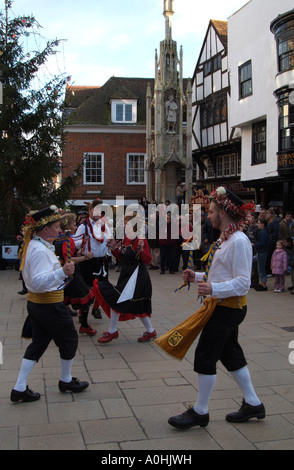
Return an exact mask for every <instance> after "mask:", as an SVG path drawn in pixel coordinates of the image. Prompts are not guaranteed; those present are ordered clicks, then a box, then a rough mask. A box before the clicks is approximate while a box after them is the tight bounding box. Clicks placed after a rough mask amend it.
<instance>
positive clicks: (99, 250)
mask: <svg viewBox="0 0 294 470" xmlns="http://www.w3.org/2000/svg"><path fill="white" fill-rule="evenodd" d="M102 202H103V201H102V200H101V199H96V200H95V201H93V202H92V203H91V204H90V205H89V216H88V218H87V219H86V220H85V221H84V223H82V224H81V225H80V226H79V227H78V229H77V231H76V234H75V237H74V242H75V245H76V247H77V249H78V250H79V251H78V254H81V255H86V254H87V253H90V252H92V253H93V257H92V258H91V259H88V260H87V261H85V262H83V264H81V265H80V273H81V276H82V277H83V279H84V281H85V283H86V284H87V285H88V286H89V287H90V288H93V282H94V280H95V279H99V280H103V279H108V259H107V250H108V248H107V240H108V239H109V238H110V235H111V234H110V230H109V227H108V226H107V224H106V223H105V222H104V221H103V219H101V210H100V207H99V206H100V205H101V204H102ZM92 315H93V316H94V318H102V315H101V312H100V309H99V302H98V301H97V299H95V302H94V307H93V310H92Z"/></svg>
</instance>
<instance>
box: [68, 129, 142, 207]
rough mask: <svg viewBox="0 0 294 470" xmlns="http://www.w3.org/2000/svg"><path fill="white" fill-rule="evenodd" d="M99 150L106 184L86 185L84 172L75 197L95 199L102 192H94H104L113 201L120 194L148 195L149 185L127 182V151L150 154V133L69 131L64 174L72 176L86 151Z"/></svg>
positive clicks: (132, 195) (77, 198)
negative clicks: (147, 141)
mask: <svg viewBox="0 0 294 470" xmlns="http://www.w3.org/2000/svg"><path fill="white" fill-rule="evenodd" d="M87 152H97V153H103V154H104V185H100V184H93V185H89V184H87V185H84V184H83V174H82V175H81V178H80V182H79V185H78V187H77V188H76V189H75V190H74V191H73V192H72V195H71V199H73V200H85V201H87V200H92V199H95V197H97V196H99V195H95V194H93V193H91V192H92V191H100V190H101V191H102V193H101V197H102V199H103V200H113V199H115V198H116V196H123V197H124V198H125V199H135V200H137V199H138V197H142V196H144V195H145V191H146V186H145V185H142V184H138V185H134V184H127V154H128V153H139V154H142V153H143V154H145V153H146V134H145V130H144V129H143V130H142V133H136V134H132V133H131V132H130V133H129V132H124V133H118V132H117V131H116V132H113V133H111V132H107V133H101V130H100V132H99V133H98V132H97V133H95V132H84V133H83V132H68V133H67V134H66V144H65V148H64V152H63V169H62V175H63V177H66V176H68V175H70V174H71V173H72V172H73V171H74V170H75V169H76V168H77V167H78V165H79V164H80V163H81V161H82V159H83V155H84V153H87Z"/></svg>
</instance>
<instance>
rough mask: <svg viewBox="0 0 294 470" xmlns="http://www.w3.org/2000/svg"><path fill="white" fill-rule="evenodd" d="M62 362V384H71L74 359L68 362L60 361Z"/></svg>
mask: <svg viewBox="0 0 294 470" xmlns="http://www.w3.org/2000/svg"><path fill="white" fill-rule="evenodd" d="M60 360H61V378H60V380H61V381H62V382H66V383H69V382H71V380H72V376H71V368H72V365H73V361H74V360H73V359H70V360H66V359H60Z"/></svg>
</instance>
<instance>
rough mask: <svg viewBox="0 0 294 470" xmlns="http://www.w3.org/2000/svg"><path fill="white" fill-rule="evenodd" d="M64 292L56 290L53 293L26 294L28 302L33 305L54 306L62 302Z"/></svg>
mask: <svg viewBox="0 0 294 470" xmlns="http://www.w3.org/2000/svg"><path fill="white" fill-rule="evenodd" d="M63 299H64V291H63V290H56V291H53V292H44V293H42V294H36V293H34V292H28V300H29V301H30V302H33V303H34V304H56V303H58V302H63Z"/></svg>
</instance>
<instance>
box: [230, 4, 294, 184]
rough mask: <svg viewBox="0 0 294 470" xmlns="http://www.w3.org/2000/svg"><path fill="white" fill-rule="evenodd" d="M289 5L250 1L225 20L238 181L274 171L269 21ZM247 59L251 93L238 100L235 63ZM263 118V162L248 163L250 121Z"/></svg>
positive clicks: (274, 55)
mask: <svg viewBox="0 0 294 470" xmlns="http://www.w3.org/2000/svg"><path fill="white" fill-rule="evenodd" d="M292 8H293V1H292V0H283V1H282V2H278V1H277V0H267V1H266V2H265V1H264V0H251V1H250V2H249V3H247V4H246V5H245V6H244V7H243V8H241V9H240V10H239V11H238V12H236V13H235V14H234V15H232V16H231V17H230V18H229V19H228V44H229V47H228V63H229V70H230V82H231V99H230V100H229V103H228V112H229V123H230V126H231V127H237V128H240V129H241V131H242V174H241V181H246V180H254V179H260V178H268V177H274V176H277V174H278V173H277V152H278V108H277V104H276V99H275V97H274V95H273V92H274V91H275V89H276V88H277V83H276V74H277V52H276V41H275V38H274V35H273V34H272V33H271V31H270V24H271V22H272V21H273V20H274V19H275V18H276V17H277V16H278V15H279V14H281V13H284V12H286V11H288V10H291V9H292ZM248 60H251V61H252V77H253V94H252V95H251V96H248V97H247V98H244V99H241V100H240V99H239V66H240V65H242V64H244V63H245V62H247V61H248ZM263 119H266V120H267V156H266V163H263V164H259V165H252V160H251V159H252V124H253V123H254V122H258V121H261V120H263Z"/></svg>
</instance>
